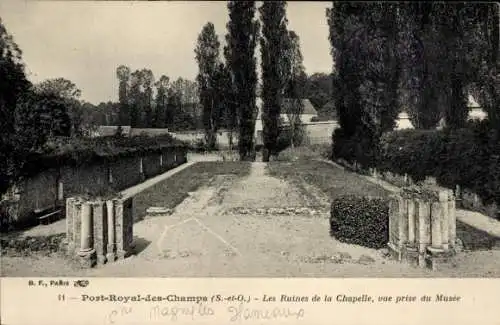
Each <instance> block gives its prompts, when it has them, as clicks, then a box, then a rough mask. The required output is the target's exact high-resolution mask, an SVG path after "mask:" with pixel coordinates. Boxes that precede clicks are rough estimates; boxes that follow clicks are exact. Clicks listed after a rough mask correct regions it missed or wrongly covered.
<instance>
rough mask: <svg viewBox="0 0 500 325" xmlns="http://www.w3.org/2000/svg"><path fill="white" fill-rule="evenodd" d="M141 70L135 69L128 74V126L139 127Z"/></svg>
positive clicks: (141, 105) (141, 104)
mask: <svg viewBox="0 0 500 325" xmlns="http://www.w3.org/2000/svg"><path fill="white" fill-rule="evenodd" d="M141 87H142V71H140V70H136V71H134V72H132V74H131V75H130V96H129V98H128V105H129V107H130V126H131V127H134V128H136V127H140V125H141V114H142V112H143V107H144V105H143V104H144V102H143V98H142V97H143V92H142V89H141Z"/></svg>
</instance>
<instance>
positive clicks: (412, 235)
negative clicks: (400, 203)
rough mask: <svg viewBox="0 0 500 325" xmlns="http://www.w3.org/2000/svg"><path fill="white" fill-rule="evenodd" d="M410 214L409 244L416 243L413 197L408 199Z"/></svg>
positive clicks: (408, 213)
mask: <svg viewBox="0 0 500 325" xmlns="http://www.w3.org/2000/svg"><path fill="white" fill-rule="evenodd" d="M407 215H408V245H410V246H414V245H415V202H414V200H413V199H411V198H410V199H408V200H407Z"/></svg>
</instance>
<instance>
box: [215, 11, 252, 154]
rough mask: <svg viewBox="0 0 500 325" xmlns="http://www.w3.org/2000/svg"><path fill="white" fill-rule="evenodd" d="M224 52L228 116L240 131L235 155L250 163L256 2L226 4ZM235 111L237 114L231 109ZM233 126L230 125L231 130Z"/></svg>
mask: <svg viewBox="0 0 500 325" xmlns="http://www.w3.org/2000/svg"><path fill="white" fill-rule="evenodd" d="M227 7H228V10H229V22H228V23H227V25H226V27H227V35H226V43H227V45H226V48H225V50H224V54H225V57H226V62H227V65H228V67H229V70H230V74H231V79H232V86H233V96H234V97H233V98H234V101H233V102H232V103H234V106H232V105H233V104H231V107H232V112H231V116H232V117H233V118H234V119H233V121H234V120H236V119H237V125H238V129H239V136H238V151H239V155H240V159H241V160H251V159H252V153H253V150H254V133H255V118H256V115H257V110H256V105H255V104H256V88H257V72H256V65H257V64H256V59H255V47H256V45H257V39H258V37H259V28H260V24H259V22H258V20H257V19H256V18H255V12H256V7H255V1H228V4H227ZM234 108H236V110H235V109H234ZM235 124H236V123H233V124H232V127H234V125H235Z"/></svg>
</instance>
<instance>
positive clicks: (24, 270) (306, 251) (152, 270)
mask: <svg viewBox="0 0 500 325" xmlns="http://www.w3.org/2000/svg"><path fill="white" fill-rule="evenodd" d="M310 193H312V194H309V195H312V196H314V197H304V194H303V193H300V191H299V190H297V188H296V187H295V186H293V185H291V184H289V183H287V182H286V181H283V180H279V179H277V178H274V177H271V176H269V175H267V173H266V164H264V163H253V164H252V171H251V173H250V175H249V176H248V177H245V178H243V179H237V178H235V177H231V176H218V177H215V178H214V179H213V180H212V182H211V183H210V184H209V185H208V186H205V187H203V188H200V189H199V190H197V191H196V192H194V193H192V195H190V196H189V197H188V198H187V199H186V200H185V201H184V202H182V203H181V204H180V205H178V206H177V207H176V209H175V211H174V212H173V214H171V215H169V216H161V217H148V218H146V219H144V220H142V221H140V222H138V223H136V224H135V225H134V237H135V242H136V248H135V249H136V253H135V255H133V256H131V257H129V258H127V259H125V260H123V261H119V262H115V263H112V264H109V265H105V266H101V267H97V268H95V269H91V270H77V269H73V268H71V267H70V266H68V264H67V263H65V260H64V259H62V258H58V257H43V258H37V259H35V258H33V259H31V258H30V259H21V258H3V261H2V262H3V264H2V273H3V274H4V275H14V276H30V275H50V276H57V275H60V276H76V275H86V276H105V277H114V276H118V277H148V276H155V277H210V276H211V277H240V276H245V277H403V276H412V277H466V276H469V277H478V276H494V277H495V276H496V277H498V276H500V251H485V252H469V253H462V254H460V255H459V256H458V258H457V259H458V261H460V264H459V266H458V267H453V266H450V267H449V268H447V269H444V270H442V271H440V272H431V271H429V270H425V269H418V268H413V267H410V266H407V265H404V264H400V263H396V262H394V261H391V260H388V259H387V258H386V257H384V256H383V255H382V254H381V252H380V251H377V250H373V249H368V248H365V247H361V246H356V245H348V244H344V243H341V242H338V241H337V240H335V239H333V238H331V237H330V235H329V225H328V210H327V209H324V206H321V205H324V204H326V202H325V200H326V199H325V198H324V197H321V195H320V194H318V193H319V192H318V191H316V190H314V189H312V190H311V192H310ZM318 196H320V197H318ZM311 201H314V202H316V203H317V202H320V203H321V204H320V207H319V208H318V209H317V210H316V211H315V212H316V213H314V214H312V215H309V214H306V215H302V214H301V215H284V214H282V213H265V214H262V215H260V214H257V213H252V211H256V210H259V209H264V208H276V209H280V210H281V211H283V210H284V209H285V208H287V207H301V206H307V205H308V204H309V203H310V202H311ZM235 208H245V209H247V210H248V211H249V212H248V211H247V212H246V213H235V212H234V211H235Z"/></svg>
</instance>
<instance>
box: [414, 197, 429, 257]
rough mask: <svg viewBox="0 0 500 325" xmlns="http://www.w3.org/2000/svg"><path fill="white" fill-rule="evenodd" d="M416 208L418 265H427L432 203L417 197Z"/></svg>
mask: <svg viewBox="0 0 500 325" xmlns="http://www.w3.org/2000/svg"><path fill="white" fill-rule="evenodd" d="M415 210H416V214H417V217H416V224H417V225H416V228H417V233H416V242H417V246H418V253H419V257H418V265H419V266H425V252H426V249H427V246H429V244H430V243H431V220H430V216H431V207H430V204H429V203H428V202H426V201H424V200H422V199H417V201H416V204H415Z"/></svg>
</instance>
